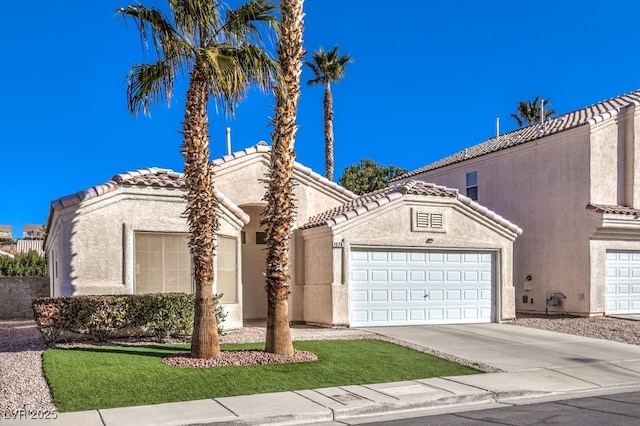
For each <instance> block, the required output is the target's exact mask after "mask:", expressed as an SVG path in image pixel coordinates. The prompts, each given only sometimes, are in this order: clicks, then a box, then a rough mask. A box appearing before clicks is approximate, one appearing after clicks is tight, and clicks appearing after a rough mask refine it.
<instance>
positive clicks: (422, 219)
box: [416, 212, 429, 228]
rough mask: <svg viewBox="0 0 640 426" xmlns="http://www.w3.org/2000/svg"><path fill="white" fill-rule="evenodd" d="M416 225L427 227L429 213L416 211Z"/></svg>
mask: <svg viewBox="0 0 640 426" xmlns="http://www.w3.org/2000/svg"><path fill="white" fill-rule="evenodd" d="M416 226H417V227H418V228H428V227H429V213H425V212H418V213H417V214H416Z"/></svg>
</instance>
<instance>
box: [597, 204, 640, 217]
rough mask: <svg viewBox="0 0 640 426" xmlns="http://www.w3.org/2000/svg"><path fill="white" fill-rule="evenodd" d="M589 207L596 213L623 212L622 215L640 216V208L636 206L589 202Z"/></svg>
mask: <svg viewBox="0 0 640 426" xmlns="http://www.w3.org/2000/svg"><path fill="white" fill-rule="evenodd" d="M587 209H588V210H592V211H594V212H596V213H608V214H622V215H628V216H639V217H640V209H634V208H631V207H625V206H607V205H602V204H589V205H587Z"/></svg>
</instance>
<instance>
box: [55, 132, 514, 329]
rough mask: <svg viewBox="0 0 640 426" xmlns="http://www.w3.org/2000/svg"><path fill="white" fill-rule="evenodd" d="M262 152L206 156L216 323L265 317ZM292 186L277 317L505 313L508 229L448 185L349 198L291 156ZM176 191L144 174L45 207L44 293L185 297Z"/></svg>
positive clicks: (431, 318) (353, 321)
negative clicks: (284, 286) (220, 311)
mask: <svg viewBox="0 0 640 426" xmlns="http://www.w3.org/2000/svg"><path fill="white" fill-rule="evenodd" d="M270 153H271V149H270V147H268V146H266V145H263V144H258V145H256V146H253V147H250V148H247V149H245V150H243V151H240V152H236V153H234V154H232V155H228V156H225V157H222V158H220V159H218V160H215V161H213V164H214V165H215V167H214V172H215V177H214V182H215V187H216V190H217V191H218V192H217V196H218V198H219V200H220V201H221V205H220V214H221V223H222V226H221V228H220V230H219V233H218V235H219V237H218V256H216V259H217V260H216V262H217V264H216V265H215V267H216V271H217V272H216V280H217V281H216V283H215V286H216V288H215V291H216V292H217V293H224V296H223V299H222V303H223V304H224V307H225V309H226V310H227V312H228V313H229V316H228V317H227V321H226V323H225V326H226V327H227V328H237V327H240V326H242V324H243V320H245V319H258V318H265V317H266V306H267V301H266V291H265V280H264V271H265V248H266V244H265V234H264V229H263V228H262V227H261V225H260V222H261V220H260V219H261V217H260V215H261V212H262V211H263V209H264V206H265V203H264V201H263V197H264V194H265V192H266V184H265V182H264V180H265V179H266V176H267V172H268V169H269V164H270ZM294 180H295V190H294V191H295V198H296V206H297V208H296V217H295V219H294V231H293V235H292V241H291V253H290V271H289V273H290V277H291V283H290V284H291V285H290V290H291V296H290V299H289V303H290V304H289V308H290V309H289V312H290V319H291V321H294V322H308V323H315V324H320V325H325V326H355V325H386V324H403V323H411V324H429V323H453V322H489V321H500V320H503V319H508V318H512V317H513V316H514V314H515V311H514V306H513V305H514V301H513V285H512V282H511V276H512V273H511V262H512V243H513V240H514V239H515V238H516V236H517V235H518V233H519V232H520V229H519V228H518V227H517V226H515V225H513V224H511V223H510V222H509V221H507V220H505V219H502V218H501V217H499V216H497V215H496V214H495V213H492V212H490V211H488V210H487V209H485V208H483V207H481V206H479V205H478V204H477V203H475V202H472V201H471V200H469V199H468V198H467V197H465V196H460V195H458V193H457V191H454V190H449V189H447V188H443V187H436V186H433V185H431V186H429V185H425V184H423V183H415V184H408V185H401V186H398V187H397V188H392V189H385V190H383V191H379V192H376V193H372V194H368V195H366V196H363V197H359V198H358V197H356V196H355V195H354V194H353V193H351V192H350V191H348V190H346V189H344V188H343V187H341V186H339V185H337V184H336V183H334V182H331V181H329V180H327V179H325V178H324V177H322V176H320V175H319V174H317V173H315V172H313V171H312V170H311V169H309V168H307V167H304V166H303V165H301V164H299V163H295V166H294ZM185 191H186V188H185V184H184V180H183V176H182V174H180V173H176V172H173V171H170V170H164V169H157V168H152V169H144V170H139V171H136V172H130V173H123V174H120V175H116V176H114V177H113V178H112V180H110V181H108V182H106V183H104V184H101V185H97V186H95V187H93V188H90V189H88V190H86V191H81V192H79V193H77V194H74V195H71V196H68V197H63V198H61V199H59V200H56V201H54V202H53V203H52V205H51V210H50V213H49V218H48V220H47V239H46V241H45V250H46V252H47V255H48V259H49V262H50V265H49V266H50V267H49V271H50V277H51V289H52V295H54V296H60V295H74V294H106V293H144V292H158V291H161V292H162V291H185V292H190V291H192V284H191V269H190V258H189V252H188V247H187V235H188V226H187V222H186V217H185V216H184V214H183V212H184V210H185V207H186V204H185V202H184V199H183V197H184V195H185ZM222 194H224V195H222ZM382 257H384V259H385V260H384V261H382V260H381V258H382ZM420 259H422V260H420ZM403 274H404V275H403ZM402 276H404V277H405V279H406V280H405V281H401V278H402ZM381 280H382V281H381ZM427 280H429V282H427ZM418 293H419V296H420V297H418ZM383 294H385V295H386V296H384V297H385V300H386V302H384V303H382V299H381V298H382V297H383ZM402 294H404V296H402ZM403 297H404V299H403ZM381 303H382V304H384V305H385V306H386V307H384V308H383V310H384V312H381V309H380V305H381ZM387 303H388V306H387ZM416 304H417V305H416ZM432 304H433V305H434V306H431V305H432ZM401 311H403V312H404V315H405V318H404V320H403V319H401V316H402V315H403V314H401ZM385 315H386V317H385ZM383 317H384V318H386V319H383Z"/></svg>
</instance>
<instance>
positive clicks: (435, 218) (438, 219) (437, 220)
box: [431, 213, 444, 229]
mask: <svg viewBox="0 0 640 426" xmlns="http://www.w3.org/2000/svg"><path fill="white" fill-rule="evenodd" d="M443 225H444V220H443V217H442V214H440V213H432V214H431V227H432V228H438V229H441V228H442V226H443Z"/></svg>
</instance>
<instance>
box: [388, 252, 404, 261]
mask: <svg viewBox="0 0 640 426" xmlns="http://www.w3.org/2000/svg"><path fill="white" fill-rule="evenodd" d="M389 257H390V259H389V260H390V261H391V262H400V263H407V253H405V252H401V251H392V252H391V255H390V256H389Z"/></svg>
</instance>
